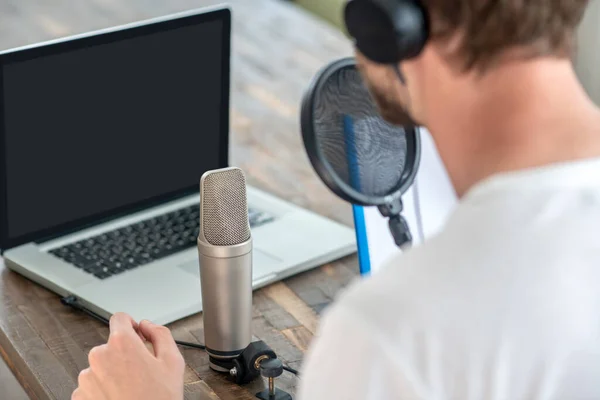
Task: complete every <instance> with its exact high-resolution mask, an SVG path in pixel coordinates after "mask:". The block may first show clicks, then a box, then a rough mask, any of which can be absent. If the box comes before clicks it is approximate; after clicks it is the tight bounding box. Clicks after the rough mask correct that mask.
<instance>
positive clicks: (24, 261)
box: [0, 7, 356, 324]
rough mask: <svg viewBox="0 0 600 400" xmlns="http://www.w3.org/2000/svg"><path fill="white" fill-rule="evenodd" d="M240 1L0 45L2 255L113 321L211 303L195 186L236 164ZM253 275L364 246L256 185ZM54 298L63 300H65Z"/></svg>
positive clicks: (160, 318) (159, 317) (260, 281)
mask: <svg viewBox="0 0 600 400" xmlns="http://www.w3.org/2000/svg"><path fill="white" fill-rule="evenodd" d="M230 48H231V11H230V10H229V9H228V8H227V7H212V8H203V9H199V10H193V11H190V12H185V13H178V14H173V15H169V16H166V17H162V18H157V19H152V20H146V21H142V22H139V23H135V24H128V25H124V26H119V27H115V28H111V29H105V30H100V31H94V32H91V33H88V34H83V35H77V36H71V37H68V38H63V39H60V40H53V41H49V42H44V43H41V44H37V45H33V46H27V47H22V48H18V49H14V50H9V51H5V52H2V53H0V74H1V77H0V92H1V97H0V98H1V101H2V102H1V107H0V122H1V124H0V130H1V136H0V154H1V155H2V159H1V162H2V165H3V168H2V169H1V170H0V199H1V200H0V201H2V203H0V248H1V249H2V255H3V257H4V260H5V264H6V266H7V267H8V268H10V269H11V270H14V271H16V272H18V273H20V274H22V275H24V276H25V277H27V278H29V279H31V280H33V281H35V282H37V283H39V284H40V285H42V286H44V287H46V288H48V289H50V290H52V291H54V292H56V293H57V294H58V295H59V296H73V297H74V298H76V299H77V301H78V303H79V305H81V306H83V307H86V308H87V309H89V310H90V311H92V312H94V313H96V314H98V315H100V316H102V317H105V318H108V317H109V316H110V315H111V314H113V313H115V312H119V311H123V312H127V313H129V314H130V315H132V316H133V318H135V319H136V320H141V319H149V320H152V321H154V322H155V323H159V324H167V323H170V322H173V321H175V320H178V319H181V318H184V317H187V316H189V315H192V314H194V313H198V312H200V311H201V310H202V302H201V293H200V276H199V265H198V251H197V247H196V239H197V234H198V224H199V216H198V213H199V190H200V189H199V185H200V178H201V176H202V174H203V173H204V172H206V171H208V170H213V169H218V168H224V167H228V166H230V164H229V159H228V150H229V148H228V146H229V117H230V103H229V91H230ZM248 204H249V220H250V225H251V229H252V235H253V242H254V251H253V285H254V288H255V289H256V288H260V287H263V286H265V285H267V284H270V283H272V282H275V281H278V280H281V279H283V278H286V277H289V276H292V275H294V274H297V273H300V272H303V271H306V270H308V269H311V268H314V267H316V266H319V265H322V264H324V263H328V262H331V261H333V260H335V259H338V258H340V257H343V256H346V255H349V254H352V253H353V252H355V251H356V239H355V233H354V230H353V229H351V228H349V227H346V226H344V225H341V224H339V223H336V222H334V221H332V220H329V219H327V218H324V217H322V216H320V215H318V214H315V213H313V212H310V211H308V210H306V209H303V208H300V207H297V206H295V205H294V204H291V203H290V202H287V201H284V200H282V199H280V198H278V197H276V196H273V195H271V194H269V193H267V192H265V191H262V190H259V189H258V188H255V187H248ZM57 301H58V299H57Z"/></svg>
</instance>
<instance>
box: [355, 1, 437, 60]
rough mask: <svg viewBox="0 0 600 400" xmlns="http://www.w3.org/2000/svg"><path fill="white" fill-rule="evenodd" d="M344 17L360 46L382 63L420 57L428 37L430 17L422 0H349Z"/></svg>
mask: <svg viewBox="0 0 600 400" xmlns="http://www.w3.org/2000/svg"><path fill="white" fill-rule="evenodd" d="M344 19H345V23H346V28H347V30H348V34H349V35H350V36H351V37H352V38H353V39H354V41H355V44H356V47H357V49H358V50H359V51H360V52H361V53H362V54H364V55H365V57H367V58H368V59H370V60H372V61H374V62H377V63H381V64H392V63H398V62H400V61H403V60H407V59H410V58H413V57H416V56H418V55H419V54H420V53H421V51H422V50H423V47H425V44H426V43H427V39H428V38H429V18H428V15H427V12H426V10H425V8H424V7H423V5H422V4H421V3H420V1H419V0H349V1H348V2H347V3H346V7H345V10H344Z"/></svg>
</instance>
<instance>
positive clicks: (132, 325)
mask: <svg viewBox="0 0 600 400" xmlns="http://www.w3.org/2000/svg"><path fill="white" fill-rule="evenodd" d="M138 328H139V326H138V324H137V323H136V322H135V321H134V320H133V318H131V317H130V316H129V315H127V314H124V313H116V314H113V316H112V317H111V318H110V333H111V334H113V333H116V332H123V333H136V332H137V330H138Z"/></svg>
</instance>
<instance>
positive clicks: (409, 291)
mask: <svg viewBox="0 0 600 400" xmlns="http://www.w3.org/2000/svg"><path fill="white" fill-rule="evenodd" d="M443 248H444V243H443V239H442V240H440V239H438V238H436V239H434V240H431V241H430V242H427V243H424V244H422V245H421V246H419V247H418V248H415V249H412V250H410V251H409V252H406V253H402V254H398V255H396V256H394V257H393V258H391V259H389V260H388V262H387V264H386V265H385V267H384V268H382V269H381V270H379V271H377V272H376V273H374V274H373V275H372V276H369V277H365V278H362V279H360V280H358V281H356V282H354V283H353V284H352V285H350V286H349V287H348V288H346V289H345V290H344V291H343V292H342V293H340V295H339V296H338V298H337V299H336V301H335V304H334V305H333V306H332V309H331V310H330V311H331V312H336V310H339V312H340V313H344V314H352V315H354V316H355V318H358V319H361V320H362V321H364V322H365V323H366V324H368V326H370V327H373V328H374V329H384V330H385V331H386V332H390V333H391V334H392V335H393V334H394V333H392V332H393V328H394V326H396V322H397V321H399V320H402V321H405V322H408V321H410V320H412V319H413V317H415V316H418V317H419V318H418V319H419V320H421V322H425V321H424V320H423V317H425V315H424V314H423V313H424V312H426V309H427V308H428V304H436V303H438V302H439V295H440V292H439V291H438V289H439V288H440V286H441V285H442V282H440V279H444V278H443V277H441V276H440V275H439V270H440V268H443V266H441V265H440V264H439V263H438V262H437V261H436V259H437V258H438V256H440V257H442V253H443V252H444V250H443ZM442 275H444V274H442ZM448 283H449V282H447V281H446V282H445V284H446V290H448V288H449V286H447V285H448ZM411 323H412V326H415V325H416V324H417V323H418V321H411Z"/></svg>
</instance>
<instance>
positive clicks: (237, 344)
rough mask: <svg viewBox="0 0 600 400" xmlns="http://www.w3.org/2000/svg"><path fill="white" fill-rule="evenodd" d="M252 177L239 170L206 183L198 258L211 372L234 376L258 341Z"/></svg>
mask: <svg viewBox="0 0 600 400" xmlns="http://www.w3.org/2000/svg"><path fill="white" fill-rule="evenodd" d="M247 203H248V202H247V199H246V178H245V176H244V173H243V172H242V170H241V169H239V168H224V169H218V170H214V171H208V172H206V173H205V174H204V175H203V176H202V179H201V181H200V233H199V235H198V254H199V258H200V281H201V288H202V308H203V319H204V340H205V342H204V343H205V345H206V350H207V352H208V353H209V357H210V367H211V368H212V369H214V370H216V371H220V372H228V371H229V370H230V369H231V368H232V366H233V359H235V358H236V357H237V356H239V355H240V354H241V353H242V351H243V350H244V349H245V348H246V347H247V346H248V345H250V342H251V340H252V328H251V324H252V237H251V234H250V224H249V221H248V204H247Z"/></svg>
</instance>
